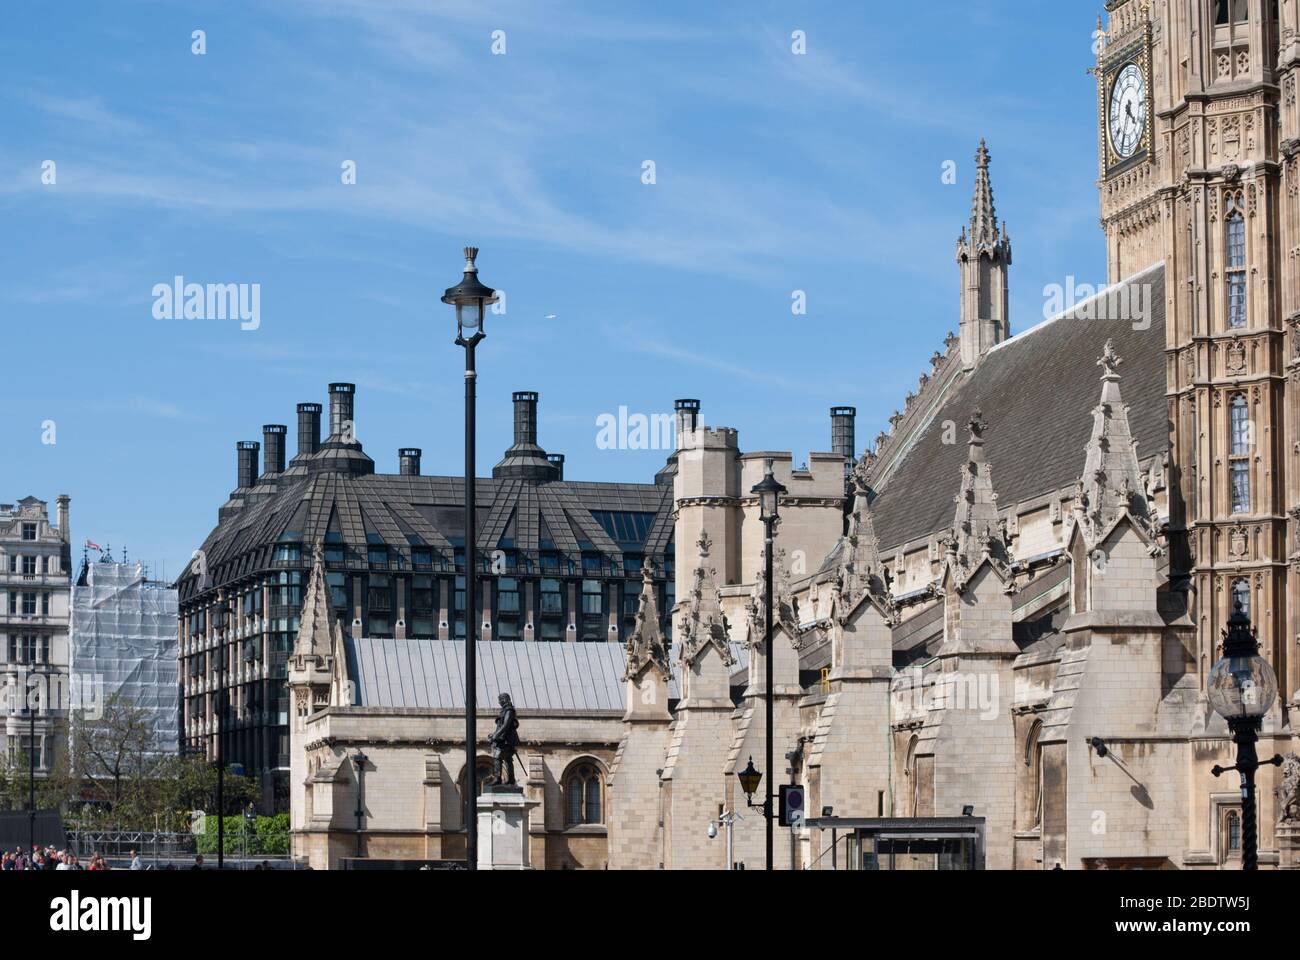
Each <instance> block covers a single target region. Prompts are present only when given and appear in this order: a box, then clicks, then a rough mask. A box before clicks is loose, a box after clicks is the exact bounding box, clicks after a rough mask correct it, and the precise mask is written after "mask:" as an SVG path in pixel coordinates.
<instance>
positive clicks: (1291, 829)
mask: <svg viewBox="0 0 1300 960" xmlns="http://www.w3.org/2000/svg"><path fill="white" fill-rule="evenodd" d="M1275 830H1276V831H1277V853H1278V864H1277V867H1278V869H1279V870H1300V822H1297V821H1295V820H1286V821H1283V822H1282V823H1279V824H1278V825H1277V827H1276V828H1275Z"/></svg>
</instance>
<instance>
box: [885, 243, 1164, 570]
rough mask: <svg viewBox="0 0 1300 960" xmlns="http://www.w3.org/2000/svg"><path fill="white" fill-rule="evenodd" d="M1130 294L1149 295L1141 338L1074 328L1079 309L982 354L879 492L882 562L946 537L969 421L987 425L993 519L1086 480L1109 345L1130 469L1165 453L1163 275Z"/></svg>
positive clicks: (1098, 327) (1094, 325)
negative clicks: (995, 507) (1115, 358)
mask: <svg viewBox="0 0 1300 960" xmlns="http://www.w3.org/2000/svg"><path fill="white" fill-rule="evenodd" d="M1136 285H1148V286H1145V287H1143V288H1142V290H1143V292H1142V297H1143V300H1142V302H1143V303H1145V304H1146V305H1147V306H1148V308H1149V310H1150V320H1151V324H1150V327H1149V328H1147V329H1145V330H1138V329H1134V322H1133V321H1132V320H1128V319H1085V318H1083V317H1080V316H1079V314H1080V313H1081V312H1084V307H1085V306H1086V304H1081V305H1080V306H1079V307H1076V308H1075V309H1074V310H1072V311H1069V312H1067V313H1065V314H1062V315H1060V316H1058V317H1056V318H1054V319H1052V320H1050V321H1047V322H1045V323H1042V324H1039V325H1038V326H1036V327H1033V328H1031V329H1029V330H1026V331H1025V332H1024V333H1021V334H1019V335H1017V336H1015V337H1012V338H1011V339H1009V340H1007V341H1005V342H1004V343H1001V344H999V345H998V346H996V347H994V348H993V349H992V350H990V351H989V352H988V354H987V355H986V356H985V357H984V360H983V361H982V362H981V363H980V365H979V366H978V367H976V369H975V370H974V371H973V372H972V373H970V374H969V375H967V376H966V377H965V378H964V382H962V383H961V384H960V385H959V386H958V387H957V388H956V390H955V391H954V392H953V394H952V395H951V396H950V397H949V399H948V401H947V402H946V403H945V404H944V405H943V407H941V408H940V409H939V411H938V412H937V414H936V415H935V417H934V418H933V419H932V420H931V421H930V422H929V424H928V425H926V427H925V428H924V429H923V430H922V431H921V433H920V435H919V436H918V438H917V439H916V440H915V441H914V442H913V445H912V447H911V449H910V450H909V451H908V452H907V454H906V456H905V457H904V459H903V461H902V462H901V463H900V464H899V465H898V466H897V467H896V468H895V469H894V470H893V472H892V473H890V475H889V476H888V477H887V478H886V479H885V481H884V482H883V484H882V487H881V489H879V490H878V491H877V496H876V497H875V499H874V500H873V501H872V509H873V511H874V515H875V524H876V535H877V536H878V537H879V540H880V546H881V550H882V551H889V550H892V549H894V548H896V547H898V546H900V545H902V544H904V543H907V542H909V541H912V540H915V539H919V538H922V537H926V536H929V535H931V534H933V533H935V532H937V531H941V530H947V529H948V528H949V527H951V526H952V523H953V516H954V509H955V508H954V504H953V497H954V496H955V495H956V493H957V491H958V489H959V476H960V471H961V468H962V465H963V464H964V463H965V461H966V454H967V447H966V422H967V421H968V420H969V418H970V415H971V413H972V412H973V411H974V410H975V409H976V408H977V407H978V408H980V409H982V411H983V414H984V419H985V420H986V421H988V432H987V434H986V445H985V454H986V456H987V459H988V462H989V464H990V466H991V468H992V471H993V489H994V491H995V492H996V493H997V495H998V503H999V506H1000V507H1001V508H1004V509H1005V508H1007V507H1011V506H1013V505H1014V504H1016V503H1018V502H1021V501H1024V500H1029V499H1032V498H1034V497H1037V496H1041V495H1043V494H1046V493H1048V492H1050V491H1052V490H1057V489H1061V488H1065V487H1069V486H1071V485H1072V484H1073V483H1074V482H1075V481H1076V480H1077V479H1078V478H1079V476H1080V475H1081V473H1082V471H1083V464H1084V448H1085V447H1086V445H1087V443H1088V438H1089V436H1090V434H1091V430H1092V410H1093V408H1094V407H1095V406H1096V405H1097V403H1098V401H1099V400H1100V397H1101V373H1102V371H1101V368H1100V367H1098V366H1097V359H1098V357H1100V356H1101V353H1102V348H1103V347H1104V346H1105V343H1106V340H1107V339H1113V340H1114V342H1115V350H1116V352H1117V353H1118V354H1119V355H1120V356H1121V357H1122V358H1123V360H1124V363H1123V366H1121V367H1120V374H1121V376H1122V378H1123V379H1122V381H1121V388H1122V390H1123V394H1124V399H1125V401H1126V402H1127V403H1128V404H1129V405H1130V408H1131V409H1130V412H1129V417H1130V425H1131V427H1132V432H1133V436H1134V437H1135V438H1136V439H1137V441H1138V447H1137V453H1138V458H1139V459H1140V460H1145V459H1146V458H1148V457H1151V456H1154V455H1157V454H1160V453H1165V452H1167V451H1168V450H1169V431H1168V425H1167V420H1168V417H1167V412H1166V407H1165V376H1166V371H1165V354H1164V348H1165V277H1164V267H1163V265H1161V266H1156V267H1153V268H1151V269H1150V270H1147V271H1144V272H1143V273H1141V274H1138V275H1136V276H1134V277H1131V278H1129V279H1128V280H1127V281H1125V282H1124V283H1123V284H1121V285H1120V287H1119V288H1116V289H1126V288H1127V289H1129V290H1130V291H1133V290H1136ZM1103 296H1105V294H1104V293H1103V294H1099V295H1098V297H1097V298H1094V301H1096V300H1099V299H1100V298H1102V297H1103ZM1085 316H1086V313H1085ZM945 421H951V422H952V423H953V424H955V433H951V434H950V437H949V439H953V440H954V442H951V443H944V442H943V439H944V432H945V428H944V423H945Z"/></svg>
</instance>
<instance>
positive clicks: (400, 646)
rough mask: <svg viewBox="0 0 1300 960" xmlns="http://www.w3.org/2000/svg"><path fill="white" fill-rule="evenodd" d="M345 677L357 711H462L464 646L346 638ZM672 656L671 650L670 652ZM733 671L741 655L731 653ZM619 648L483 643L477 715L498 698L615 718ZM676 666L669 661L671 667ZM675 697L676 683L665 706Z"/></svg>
mask: <svg viewBox="0 0 1300 960" xmlns="http://www.w3.org/2000/svg"><path fill="white" fill-rule="evenodd" d="M344 645H345V647H346V650H347V658H348V675H349V676H351V677H352V679H353V681H354V682H355V684H356V690H357V702H356V705H357V706H360V707H399V708H416V709H423V710H453V711H454V710H463V709H464V707H465V694H464V690H465V644H464V642H463V641H459V640H427V639H408V640H378V639H372V638H359V639H353V638H345V640H344ZM672 653H673V656H674V657H675V656H676V654H677V648H676V647H674V648H673V651H672ZM732 653H733V655H735V656H736V657H737V664H738V665H739V664H741V663H742V662H743V660H742V658H743V657H744V651H743V649H741V648H740V647H739V645H733V646H732ZM623 655H624V652H623V645H622V644H618V643H518V642H514V641H508V640H484V641H480V643H479V645H478V670H477V673H476V677H475V678H476V680H477V684H476V686H477V688H478V703H479V712H480V713H485V714H486V713H495V712H496V703H497V697H498V696H499V695H500V694H502V693H508V694H510V698H511V699H512V700H513V701H514V704H515V706H516V707H517V708H519V709H520V710H546V711H556V710H574V711H578V712H580V713H583V714H593V713H597V714H598V713H609V714H611V715H617V716H620V717H621V716H622V715H623V710H624V708H625V706H626V703H625V698H626V693H625V690H624V685H623V680H622V677H623ZM673 662H674V663H675V662H676V661H675V660H674V661H673ZM680 696H681V694H680V693H679V692H678V689H677V682H676V676H675V674H674V677H673V679H672V680H671V681H670V682H669V690H668V697H669V699H670V700H673V699H677V698H679V697H680Z"/></svg>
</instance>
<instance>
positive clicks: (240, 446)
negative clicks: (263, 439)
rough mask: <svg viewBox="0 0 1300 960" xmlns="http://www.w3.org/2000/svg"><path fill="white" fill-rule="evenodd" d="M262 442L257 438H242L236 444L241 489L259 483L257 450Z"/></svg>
mask: <svg viewBox="0 0 1300 960" xmlns="http://www.w3.org/2000/svg"><path fill="white" fill-rule="evenodd" d="M261 446H262V445H261V444H260V443H258V442H257V441H256V440H240V441H239V442H238V443H237V444H235V451H236V454H237V456H238V459H239V483H238V487H239V489H241V490H242V489H245V488H247V487H251V486H253V485H254V484H256V483H257V451H258V450H260V449H261Z"/></svg>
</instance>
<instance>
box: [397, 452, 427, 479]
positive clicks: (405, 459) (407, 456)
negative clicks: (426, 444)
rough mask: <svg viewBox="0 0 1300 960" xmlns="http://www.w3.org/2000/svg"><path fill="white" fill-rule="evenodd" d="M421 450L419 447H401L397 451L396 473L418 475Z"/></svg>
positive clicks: (405, 475)
mask: <svg viewBox="0 0 1300 960" xmlns="http://www.w3.org/2000/svg"><path fill="white" fill-rule="evenodd" d="M422 452H423V451H421V450H420V448H419V447H402V449H400V450H398V451H397V463H398V471H397V472H398V473H400V474H401V475H402V476H404V477H418V476H419V475H420V455H421V453H422Z"/></svg>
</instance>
